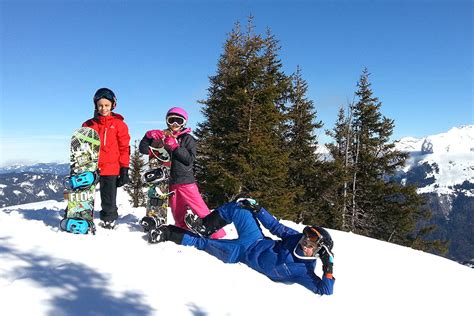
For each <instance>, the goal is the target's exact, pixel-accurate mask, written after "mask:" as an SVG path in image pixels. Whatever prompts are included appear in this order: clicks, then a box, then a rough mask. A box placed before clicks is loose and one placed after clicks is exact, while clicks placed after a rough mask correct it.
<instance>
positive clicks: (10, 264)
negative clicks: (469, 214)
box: [0, 190, 474, 316]
mask: <svg viewBox="0 0 474 316" xmlns="http://www.w3.org/2000/svg"><path fill="white" fill-rule="evenodd" d="M118 198H119V200H118V202H119V213H120V219H119V226H118V227H117V229H115V230H113V231H109V230H104V229H102V228H100V227H98V228H97V233H96V235H95V236H93V235H73V234H69V233H66V232H62V231H60V230H58V222H59V219H60V218H61V214H62V210H63V209H64V208H65V206H66V204H65V202H57V201H44V202H39V203H30V204H23V205H18V206H10V207H6V208H1V209H0V240H1V243H0V298H1V304H0V314H2V315H303V314H308V313H309V314H314V315H377V316H379V315H397V316H400V315H430V316H433V315H443V316H445V315H467V314H469V313H471V312H469V311H470V310H472V304H471V300H472V296H471V295H472V284H474V270H473V269H470V268H468V267H466V266H463V265H460V264H458V263H456V262H454V261H450V260H448V259H445V258H442V257H438V256H435V255H431V254H428V253H424V252H421V251H415V250H412V249H410V248H406V247H401V246H398V245H394V244H389V243H385V242H381V241H377V240H374V239H370V238H367V237H362V236H359V235H355V234H351V233H345V232H340V231H334V230H330V232H331V234H332V236H333V239H334V241H335V247H334V253H335V265H334V275H335V277H336V279H337V280H336V284H335V293H334V295H332V296H318V295H315V294H313V293H312V292H310V291H308V290H307V289H305V288H304V287H302V286H300V285H297V284H293V285H285V284H281V283H275V282H273V281H271V280H270V279H268V278H267V277H265V276H264V275H262V274H260V273H258V272H256V271H254V270H252V269H250V268H248V267H247V266H245V265H243V264H224V263H223V262H221V261H219V260H218V259H216V258H214V257H212V256H210V255H208V254H206V253H205V252H202V251H199V250H197V249H194V248H191V247H185V246H179V245H176V244H174V243H171V242H166V243H161V244H155V245H149V244H148V243H147V242H146V241H145V239H144V234H143V233H142V232H141V230H140V228H139V225H138V224H137V220H138V219H139V218H141V217H142V216H143V214H144V212H145V211H144V209H143V208H132V207H131V206H130V205H129V202H128V201H127V196H126V195H125V193H124V192H123V191H122V190H120V191H119V197H118ZM97 205H100V201H98V203H97ZM96 215H98V214H96ZM285 224H287V225H291V226H292V227H295V228H298V229H302V227H303V225H301V224H295V223H291V222H287V221H285ZM226 230H227V231H228V232H229V237H233V236H235V232H234V231H233V230H232V227H227V228H226ZM319 267H320V264H318V268H319ZM319 269H320V268H319ZM319 269H317V274H319V275H321V271H320V270H319Z"/></svg>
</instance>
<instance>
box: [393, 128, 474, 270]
mask: <svg viewBox="0 0 474 316" xmlns="http://www.w3.org/2000/svg"><path fill="white" fill-rule="evenodd" d="M396 148H397V149H399V150H401V151H406V152H409V153H410V158H409V160H408V163H407V165H406V166H405V168H404V169H403V170H401V171H400V173H399V174H398V176H397V178H398V180H399V181H400V182H401V183H403V184H413V185H416V186H417V187H418V190H417V191H418V193H420V194H422V195H424V196H425V198H426V199H427V202H428V205H429V207H430V209H431V210H432V212H433V215H434V216H433V218H432V219H431V220H430V222H431V223H435V224H437V225H438V227H439V229H438V232H437V233H436V234H435V236H433V237H436V238H439V237H441V238H447V239H449V240H450V241H451V243H450V247H449V253H448V257H450V258H452V259H454V260H457V261H459V262H464V263H465V262H468V261H472V260H474V234H473V233H472V232H474V125H468V126H463V127H459V128H457V127H454V128H452V129H450V130H449V131H448V132H446V133H441V134H437V135H432V136H428V137H424V138H421V139H417V138H412V137H406V138H402V139H400V140H399V141H397V142H396Z"/></svg>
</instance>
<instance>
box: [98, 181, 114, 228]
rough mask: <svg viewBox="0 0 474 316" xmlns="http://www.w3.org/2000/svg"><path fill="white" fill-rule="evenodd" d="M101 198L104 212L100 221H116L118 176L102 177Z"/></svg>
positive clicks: (101, 212)
mask: <svg viewBox="0 0 474 316" xmlns="http://www.w3.org/2000/svg"><path fill="white" fill-rule="evenodd" d="M100 198H101V200H102V204H101V206H102V211H100V219H101V220H103V221H114V220H116V219H117V218H118V213H117V176H101V177H100Z"/></svg>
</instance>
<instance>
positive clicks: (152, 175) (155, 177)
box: [142, 167, 169, 184]
mask: <svg viewBox="0 0 474 316" xmlns="http://www.w3.org/2000/svg"><path fill="white" fill-rule="evenodd" d="M167 173H168V172H167V169H166V168H165V167H159V168H156V169H150V170H147V171H145V173H144V174H143V176H142V180H143V182H145V183H149V184H154V183H160V182H163V181H167V180H168V178H169V177H168V174H167Z"/></svg>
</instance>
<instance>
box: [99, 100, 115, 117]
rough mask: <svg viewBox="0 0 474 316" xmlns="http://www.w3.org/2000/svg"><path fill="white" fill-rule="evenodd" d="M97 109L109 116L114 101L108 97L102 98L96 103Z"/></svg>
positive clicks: (103, 114) (101, 113)
mask: <svg viewBox="0 0 474 316" xmlns="http://www.w3.org/2000/svg"><path fill="white" fill-rule="evenodd" d="M96 106H97V111H98V112H99V114H100V115H102V116H109V115H110V113H111V112H112V101H110V100H107V99H100V100H98V101H97V103H96Z"/></svg>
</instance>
